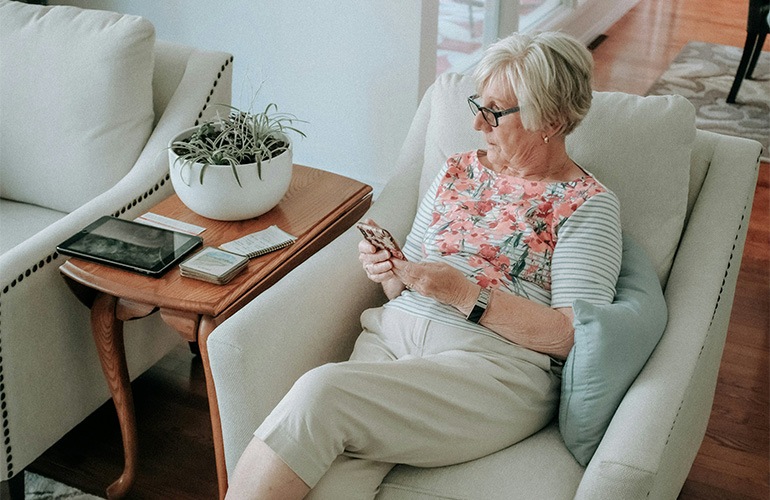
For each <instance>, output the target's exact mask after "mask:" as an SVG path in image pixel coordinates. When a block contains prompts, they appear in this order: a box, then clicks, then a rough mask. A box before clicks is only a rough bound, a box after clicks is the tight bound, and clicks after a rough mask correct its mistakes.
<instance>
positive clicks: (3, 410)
mask: <svg viewBox="0 0 770 500" xmlns="http://www.w3.org/2000/svg"><path fill="white" fill-rule="evenodd" d="M232 62H233V56H230V57H229V58H228V59H227V60H225V62H224V64H222V67H221V69H220V71H219V73H217V77H216V79H215V80H214V83H213V84H212V88H211V90H210V91H209V95H208V97H207V98H206V102H205V103H204V104H203V107H202V108H201V111H200V112H199V113H198V119H197V120H195V126H197V125H199V124H200V119H201V118H202V117H203V113H204V111H206V109H207V108H208V107H209V104H210V101H211V96H213V95H214V88H215V87H216V86H217V83H219V80H220V79H221V78H222V73H223V72H224V71H225V69H227V67H228V66H229V65H230V64H231V63H232ZM170 179H171V176H170V175H169V174H168V173H166V174H165V175H164V176H163V177H162V178H161V179H160V180H158V182H156V183H155V185H154V186H153V187H151V188H150V189H148V190H147V191H145V192H144V193H143V194H142V195H140V196H137V197H136V198H134V199H133V200H131V201H130V202H128V203H126V204H125V205H124V206H123V207H121V208H120V209H118V210H116V211H115V212H113V213H112V215H114V216H115V217H119V216H121V215H123V214H125V213H126V211H128V210H130V209H131V208H134V207H135V206H137V205H138V204H140V203H141V202H143V201H145V200H147V199H148V198H150V197H151V196H152V195H153V194H155V193H157V192H158V191H160V188H161V186H164V185H165V184H166V182H169V180H170ZM59 257H60V255H59V252H56V251H54V252H52V253H51V254H50V255H48V256H46V257H45V259H41V260H40V261H39V262H37V263H36V264H33V265H32V267H30V268H28V269H27V270H26V271H24V272H23V273H22V274H20V275H19V276H17V277H16V279H14V280H12V281H11V282H10V283H8V284H6V285H5V286H3V289H2V291H1V292H0V416H1V417H2V432H3V443H2V446H3V447H4V448H5V455H6V460H7V465H6V469H7V472H8V478H9V479H10V478H12V477H13V476H14V475H15V474H17V473H18V471H15V470H14V467H13V454H12V452H13V446H12V445H11V430H10V421H9V420H8V409H7V406H8V402H7V401H6V398H7V395H6V391H5V375H4V373H3V355H2V352H3V330H2V314H3V312H2V296H3V295H7V294H8V293H9V292H10V291H11V289H13V288H14V287H16V285H17V284H19V283H21V282H22V281H24V278H28V277H29V276H31V275H32V273H35V272H37V271H38V270H40V269H42V268H43V266H45V265H48V264H51V263H56V262H55V261H56V260H57V259H58V258H59Z"/></svg>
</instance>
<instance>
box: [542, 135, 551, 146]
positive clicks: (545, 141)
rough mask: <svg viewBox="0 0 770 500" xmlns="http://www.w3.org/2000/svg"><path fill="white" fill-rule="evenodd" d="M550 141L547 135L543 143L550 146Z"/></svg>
mask: <svg viewBox="0 0 770 500" xmlns="http://www.w3.org/2000/svg"><path fill="white" fill-rule="evenodd" d="M549 140H550V139H549V138H548V136H547V135H546V136H545V137H543V142H544V143H546V144H548V141H549Z"/></svg>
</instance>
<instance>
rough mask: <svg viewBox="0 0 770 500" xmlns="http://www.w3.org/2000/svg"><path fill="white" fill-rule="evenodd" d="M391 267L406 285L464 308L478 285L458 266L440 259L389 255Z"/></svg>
mask: <svg viewBox="0 0 770 500" xmlns="http://www.w3.org/2000/svg"><path fill="white" fill-rule="evenodd" d="M391 263H392V265H393V268H392V271H393V274H395V275H396V276H397V277H398V278H399V279H400V280H401V282H402V283H404V284H405V285H406V287H407V288H409V289H411V290H414V291H415V292H417V293H419V294H421V295H424V296H426V297H431V298H433V299H436V300H437V301H439V302H441V303H442V304H448V305H451V306H454V307H457V308H458V309H460V310H464V309H465V308H466V306H467V305H468V304H469V303H470V305H471V306H472V305H473V304H474V303H475V300H476V297H477V296H478V294H479V286H478V285H476V284H474V283H472V282H471V281H470V280H468V278H466V277H465V275H464V274H463V273H462V272H460V271H459V270H458V269H455V268H454V267H452V266H450V265H449V264H445V263H443V262H420V263H414V262H407V261H403V260H396V259H392V260H391Z"/></svg>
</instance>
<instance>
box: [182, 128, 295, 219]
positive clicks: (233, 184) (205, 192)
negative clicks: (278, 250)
mask: <svg viewBox="0 0 770 500" xmlns="http://www.w3.org/2000/svg"><path fill="white" fill-rule="evenodd" d="M194 130H195V128H190V129H187V130H185V131H183V132H181V133H180V134H178V135H177V136H176V137H174V138H173V139H172V140H171V143H173V142H174V141H178V140H181V139H184V138H186V137H189V136H190V135H191V134H192V132H193V131H194ZM287 140H288V138H287ZM171 143H169V150H168V158H169V172H170V174H171V183H172V185H173V186H174V190H175V191H176V194H177V195H178V196H179V199H180V200H182V203H184V204H185V205H187V207H188V208H189V209H190V210H192V211H193V212H195V213H197V214H199V215H202V216H204V217H208V218H209V219H216V220H229V221H233V220H244V219H251V218H253V217H258V216H260V215H262V214H264V213H265V212H267V211H269V210H270V209H271V208H273V207H274V206H276V205H277V204H278V202H279V201H281V198H283V195H285V194H286V191H288V189H289V184H290V183H291V173H292V150H291V147H290V148H289V149H288V150H287V151H285V152H284V153H282V154H281V155H279V156H278V157H276V158H272V159H271V160H268V161H263V162H262V179H261V180H260V178H259V175H258V173H257V164H256V163H251V164H248V165H238V166H236V167H235V168H236V169H237V170H238V178H239V179H240V181H241V186H239V185H238V182H237V181H236V180H235V176H234V175H233V170H232V168H231V167H230V165H208V166H206V171H205V172H204V174H203V183H202V184H201V182H200V173H201V169H202V168H203V165H202V164H200V163H192V164H190V163H183V162H181V161H177V158H178V156H177V155H176V153H174V151H172V149H171V147H170V144H171Z"/></svg>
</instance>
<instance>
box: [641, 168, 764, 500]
mask: <svg viewBox="0 0 770 500" xmlns="http://www.w3.org/2000/svg"><path fill="white" fill-rule="evenodd" d="M757 168H759V160H757ZM749 197H751V194H749ZM748 210H749V203H748V199H747V200H746V204H745V205H744V206H743V213H742V214H741V221H740V222H739V223H738V229H737V230H736V231H735V240H734V241H733V248H732V250H731V251H730V258H729V259H727V267H726V268H725V275H724V276H723V277H722V284H721V285H720V287H719V295H717V300H716V302H715V303H714V311H713V312H712V313H711V321H709V326H708V330H707V332H706V339H704V341H703V345H701V348H700V351H699V352H698V360H700V357H701V356H702V355H703V350H704V349H705V348H706V343H707V341H708V337H709V335H711V327H712V326H713V324H714V319H715V318H716V315H717V311H718V310H719V303H720V301H721V300H722V293H723V292H724V290H725V284H726V283H727V277H728V275H729V274H730V266H731V265H732V262H733V258H734V257H735V248H736V247H737V245H738V237H739V235H740V232H741V229H743V223H744V222H745V220H746V212H747V211H748ZM736 272H737V271H736ZM682 406H684V399H682V401H681V402H680V403H679V408H677V410H676V415H674V421H673V422H672V423H671V428H670V429H669V431H668V436H666V443H665V445H664V446H668V443H669V441H670V440H671V434H672V433H673V432H674V427H676V424H677V420H678V419H679V413H680V412H681V411H682ZM651 493H652V491H651V490H650V491H647V497H648V498H649V496H650V494H651Z"/></svg>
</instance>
